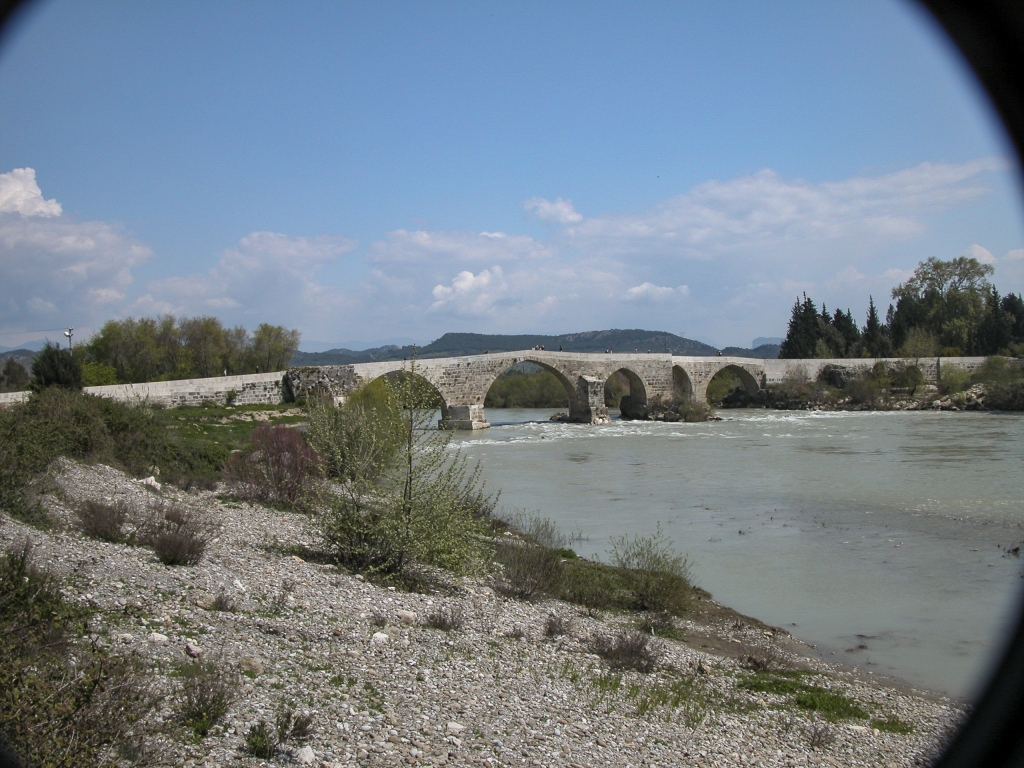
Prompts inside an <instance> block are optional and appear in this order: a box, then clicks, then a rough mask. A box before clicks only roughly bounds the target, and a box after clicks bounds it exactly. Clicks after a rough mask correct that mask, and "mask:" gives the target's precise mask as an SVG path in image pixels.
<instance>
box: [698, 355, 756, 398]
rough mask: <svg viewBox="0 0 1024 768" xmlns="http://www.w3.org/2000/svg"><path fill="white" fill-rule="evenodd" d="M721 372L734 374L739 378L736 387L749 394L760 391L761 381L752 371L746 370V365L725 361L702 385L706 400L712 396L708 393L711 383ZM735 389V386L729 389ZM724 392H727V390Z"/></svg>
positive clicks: (710, 389)
mask: <svg viewBox="0 0 1024 768" xmlns="http://www.w3.org/2000/svg"><path fill="white" fill-rule="evenodd" d="M723 374H729V375H731V376H734V377H735V378H736V379H737V380H739V387H738V388H742V389H743V390H745V391H746V392H748V393H750V394H754V393H756V392H758V391H760V389H761V383H760V382H759V381H758V379H757V377H756V376H755V375H754V373H753V372H751V371H750V370H748V369H747V367H746V366H743V365H738V364H736V363H725V364H724V365H721V366H719V367H718V369H717V370H715V371H714V372H713V373H712V374H711V376H710V377H709V378H708V380H707V383H706V384H705V385H704V399H705V400H706V401H710V400H711V399H712V398H713V397H714V395H711V394H710V393H711V391H712V387H711V385H712V383H713V382H714V381H715V379H716V378H718V377H719V376H721V375H723ZM735 389H736V388H734V389H732V390H729V391H730V392H731V391H735ZM719 394H723V393H719ZM724 394H728V392H726V393H724Z"/></svg>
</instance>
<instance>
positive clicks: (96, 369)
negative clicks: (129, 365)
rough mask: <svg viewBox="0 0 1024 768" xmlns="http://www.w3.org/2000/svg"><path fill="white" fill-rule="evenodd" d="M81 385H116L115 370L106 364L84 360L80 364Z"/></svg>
mask: <svg viewBox="0 0 1024 768" xmlns="http://www.w3.org/2000/svg"><path fill="white" fill-rule="evenodd" d="M82 384H83V386H86V387H102V386H106V385H108V384H117V369H116V368H114V366H112V365H107V364H106V363H95V362H92V361H91V360H86V361H85V362H84V363H82Z"/></svg>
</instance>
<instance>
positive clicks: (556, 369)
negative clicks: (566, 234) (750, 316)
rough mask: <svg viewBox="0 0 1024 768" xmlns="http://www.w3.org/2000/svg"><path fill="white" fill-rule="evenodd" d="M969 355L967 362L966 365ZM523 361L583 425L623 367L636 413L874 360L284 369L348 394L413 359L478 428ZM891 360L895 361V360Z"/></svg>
mask: <svg viewBox="0 0 1024 768" xmlns="http://www.w3.org/2000/svg"><path fill="white" fill-rule="evenodd" d="M958 361H961V362H953V359H952V358H949V359H944V360H942V364H944V365H945V364H947V363H952V364H954V365H958V364H959V365H961V367H968V368H973V367H976V366H977V365H980V364H981V363H982V362H983V361H984V358H961V359H958ZM967 361H970V364H966V363H967ZM523 362H530V363H534V364H535V365H538V366H540V367H541V368H543V369H545V370H546V371H549V372H551V373H552V374H554V376H555V378H557V379H558V381H559V383H561V385H562V387H563V388H564V389H565V395H566V400H567V402H568V405H569V420H570V421H573V422H578V423H584V424H603V423H606V422H607V421H609V417H608V409H607V408H606V407H605V402H604V386H605V382H606V381H608V379H609V377H611V376H612V374H614V373H616V372H620V373H622V374H623V375H624V376H625V377H626V379H627V380H628V381H629V395H628V396H625V397H623V399H622V404H621V409H622V412H623V414H624V415H630V413H634V414H639V413H642V412H643V411H644V410H645V408H646V406H647V405H648V404H649V403H654V402H657V401H659V400H660V401H663V402H671V401H672V399H673V398H676V397H678V398H682V399H687V400H692V401H699V402H706V393H707V386H708V383H709V382H710V381H711V379H712V378H714V377H715V375H716V374H718V373H719V372H720V371H722V370H724V369H728V370H730V371H731V372H733V373H734V374H736V375H737V376H738V377H739V379H740V381H741V382H742V384H743V386H744V387H745V388H746V389H748V390H750V391H752V392H755V391H757V390H759V389H761V388H762V387H764V386H767V385H769V384H773V383H778V382H780V381H782V380H783V379H784V378H785V377H786V376H787V375H799V376H807V377H808V378H812V379H813V378H814V377H815V376H816V375H817V374H818V371H819V370H820V369H821V368H822V367H823V366H825V365H828V364H833V365H839V366H841V367H844V368H864V367H870V366H872V365H874V363H875V362H876V360H874V359H870V358H863V359H854V360H851V359H837V360H760V359H753V358H745V357H679V356H673V355H670V354H663V353H654V354H651V353H646V354H642V353H637V354H619V353H609V354H593V353H578V352H549V351H540V350H531V351H522V352H497V353H492V354H486V355H472V356H468V357H452V358H437V359H430V358H427V359H420V360H416V361H415V363H411V362H403V361H394V362H380V363H358V364H354V365H338V366H316V367H308V368H293V369H290V370H289V371H288V373H287V375H286V377H285V388H286V395H288V394H290V395H291V396H292V397H298V396H302V395H304V394H307V393H311V392H314V391H319V392H321V393H324V394H330V395H333V396H334V397H335V398H341V397H344V396H345V395H346V394H347V393H349V392H351V391H352V390H354V389H355V388H356V387H359V386H361V385H363V384H366V383H369V382H370V381H373V380H374V379H376V378H378V377H380V376H386V375H388V374H394V373H396V372H398V371H401V370H403V369H404V370H409V369H410V367H411V366H413V365H415V371H416V373H417V374H418V375H420V376H422V377H423V378H424V379H426V380H427V381H428V382H429V383H430V384H431V385H432V386H433V387H434V388H435V389H436V390H437V392H438V394H439V395H440V396H441V400H442V402H443V405H442V421H443V422H444V423H445V424H446V425H447V426H449V427H452V428H455V429H480V428H483V427H487V426H490V425H489V424H488V423H487V419H486V417H485V415H484V398H486V397H487V390H488V389H490V386H491V384H493V383H494V380H495V379H496V378H497V377H498V376H499V375H501V374H502V373H503V372H504V371H506V370H508V369H509V368H510V367H511V366H513V365H515V364H516V363H523ZM891 362H897V361H895V360H893V361H891ZM918 364H919V365H921V367H922V369H923V370H924V374H925V377H926V379H928V380H934V378H935V368H936V365H935V359H934V358H929V359H927V360H920V361H918Z"/></svg>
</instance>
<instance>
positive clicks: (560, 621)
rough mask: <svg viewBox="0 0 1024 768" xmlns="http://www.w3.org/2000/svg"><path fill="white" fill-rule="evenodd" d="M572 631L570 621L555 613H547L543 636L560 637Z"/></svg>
mask: <svg viewBox="0 0 1024 768" xmlns="http://www.w3.org/2000/svg"><path fill="white" fill-rule="evenodd" d="M571 631H572V619H568V618H566V617H565V616H560V615H558V614H557V613H549V614H548V616H547V618H546V619H544V636H545V637H561V636H562V635H568V634H569V632H571Z"/></svg>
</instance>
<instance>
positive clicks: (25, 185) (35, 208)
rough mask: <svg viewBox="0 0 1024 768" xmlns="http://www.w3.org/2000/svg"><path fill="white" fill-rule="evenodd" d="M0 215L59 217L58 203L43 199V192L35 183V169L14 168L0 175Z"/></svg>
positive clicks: (59, 208)
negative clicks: (18, 214) (16, 214)
mask: <svg viewBox="0 0 1024 768" xmlns="http://www.w3.org/2000/svg"><path fill="white" fill-rule="evenodd" d="M0 213H20V214H21V215H22V216H44V217H49V216H60V214H61V207H60V203H58V202H57V201H56V200H45V199H43V191H42V190H41V189H39V185H38V184H37V183H36V171H35V168H15V169H14V170H13V171H10V172H9V173H0Z"/></svg>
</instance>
